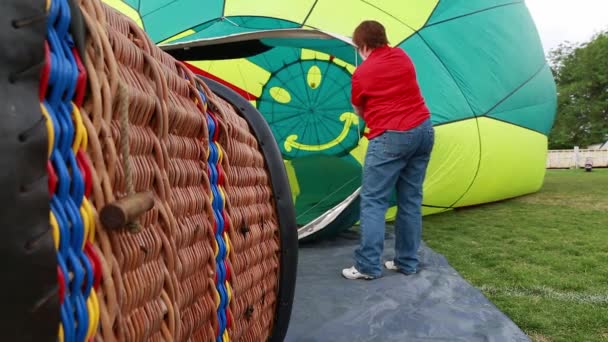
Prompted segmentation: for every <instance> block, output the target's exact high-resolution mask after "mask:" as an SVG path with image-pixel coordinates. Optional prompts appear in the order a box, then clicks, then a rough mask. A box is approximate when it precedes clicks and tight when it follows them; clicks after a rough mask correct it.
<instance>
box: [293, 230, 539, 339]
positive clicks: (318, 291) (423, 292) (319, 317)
mask: <svg viewBox="0 0 608 342" xmlns="http://www.w3.org/2000/svg"><path fill="white" fill-rule="evenodd" d="M393 237H394V236H393V235H392V234H391V233H388V234H387V242H386V245H385V246H386V248H385V251H386V253H385V254H386V255H387V256H390V255H392V252H393V243H394V240H393ZM357 238H358V237H357V236H356V235H352V234H348V233H346V234H343V235H341V236H340V237H338V238H336V239H333V240H326V241H322V242H316V243H311V244H306V245H302V246H300V252H299V265H298V279H297V283H296V295H295V300H294V306H293V313H292V318H291V323H290V326H289V330H288V332H287V337H286V339H285V340H286V341H323V342H325V341H328V342H329V341H348V342H354V341H468V342H470V341H509V342H512V341H529V339H528V337H527V336H526V335H525V334H524V333H523V332H522V331H521V330H520V329H519V328H518V327H517V326H516V325H515V324H514V323H513V322H512V321H511V320H510V319H509V318H508V317H507V316H506V315H504V314H503V313H502V312H501V311H499V310H498V309H497V308H496V307H495V306H494V305H493V304H492V303H490V302H489V301H488V299H487V298H486V297H485V296H484V295H483V294H482V293H481V292H480V291H478V290H477V289H476V288H474V287H472V286H471V285H470V284H469V283H468V282H466V281H465V280H464V279H463V278H462V277H461V276H460V275H459V274H458V273H457V272H456V271H455V270H454V269H453V268H452V267H451V266H450V265H449V264H448V262H447V261H446V259H445V258H444V257H443V256H442V255H440V254H438V253H435V252H434V251H433V250H431V249H430V248H428V247H427V246H426V245H424V244H423V246H422V247H421V249H420V252H419V253H420V257H421V259H420V260H421V261H422V265H421V266H422V270H421V272H420V273H418V274H416V275H412V276H405V275H403V274H400V273H395V272H392V271H388V270H386V269H384V277H382V278H381V279H376V280H373V281H365V280H346V279H344V278H342V276H341V274H340V272H341V270H342V268H344V267H350V266H351V265H352V252H353V251H354V249H355V247H356V245H357V243H358V240H357Z"/></svg>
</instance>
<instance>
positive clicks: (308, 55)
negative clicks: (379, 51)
mask: <svg viewBox="0 0 608 342" xmlns="http://www.w3.org/2000/svg"><path fill="white" fill-rule="evenodd" d="M302 59H303V60H309V59H316V60H322V61H328V60H329V59H330V56H329V55H328V54H326V53H323V52H319V51H315V50H308V49H302ZM332 61H333V62H334V63H335V64H337V65H339V66H341V67H344V68H346V70H348V72H350V73H351V74H352V73H354V72H355V66H354V65H352V64H350V63H347V62H345V61H343V60H341V59H339V58H334V59H333V60H332Z"/></svg>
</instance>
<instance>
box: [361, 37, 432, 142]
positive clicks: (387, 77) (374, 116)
mask: <svg viewBox="0 0 608 342" xmlns="http://www.w3.org/2000/svg"><path fill="white" fill-rule="evenodd" d="M351 101H352V103H353V105H355V106H357V107H359V108H361V109H362V113H361V115H362V116H363V120H365V123H366V124H367V127H368V128H369V132H368V133H367V134H366V136H367V138H368V139H370V140H371V139H373V138H374V137H376V136H378V135H380V134H382V133H383V132H384V131H385V130H396V131H405V130H408V129H411V128H414V127H416V126H418V125H419V124H421V123H422V122H424V121H425V120H426V119H428V118H429V117H430V111H429V109H428V107H427V106H426V103H425V101H424V98H423V96H422V93H421V91H420V87H419V85H418V81H417V79H416V70H415V67H414V64H413V63H412V60H411V59H410V57H409V56H408V55H407V54H406V53H405V51H403V50H402V49H401V48H393V47H390V46H383V47H379V48H376V49H374V50H373V51H372V53H371V54H370V55H369V57H368V58H367V59H366V60H365V61H364V62H363V63H361V65H359V66H358V67H357V69H356V70H355V73H354V74H353V77H352V93H351Z"/></svg>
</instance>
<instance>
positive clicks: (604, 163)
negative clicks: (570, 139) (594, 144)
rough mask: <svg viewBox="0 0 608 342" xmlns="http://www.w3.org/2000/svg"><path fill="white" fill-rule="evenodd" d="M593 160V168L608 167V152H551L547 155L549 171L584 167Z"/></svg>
mask: <svg viewBox="0 0 608 342" xmlns="http://www.w3.org/2000/svg"><path fill="white" fill-rule="evenodd" d="M587 158H591V160H592V162H593V167H608V150H581V149H578V148H576V147H575V148H574V149H573V150H550V151H549V153H548V155H547V168H548V169H567V168H573V167H584V166H585V162H586V161H587Z"/></svg>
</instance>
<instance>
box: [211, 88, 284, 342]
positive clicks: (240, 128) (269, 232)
mask: <svg viewBox="0 0 608 342" xmlns="http://www.w3.org/2000/svg"><path fill="white" fill-rule="evenodd" d="M211 103H212V105H211V108H212V110H215V111H216V112H217V113H218V114H219V116H220V117H221V119H222V121H223V124H224V126H225V130H226V132H227V134H226V135H224V137H223V139H222V140H221V142H220V143H221V144H222V146H225V149H226V153H227V155H228V159H227V160H225V162H224V165H223V167H224V169H225V170H226V174H227V176H228V181H227V185H226V192H227V197H228V199H229V204H228V212H229V214H230V217H231V220H232V222H231V224H232V229H230V231H229V234H230V240H231V242H232V252H231V256H230V263H231V264H232V275H233V280H232V287H233V298H232V303H231V305H230V307H231V312H232V315H233V317H234V322H233V326H232V328H231V329H230V336H231V338H233V339H235V340H243V341H264V340H266V339H267V338H268V334H269V332H270V329H271V328H272V322H273V319H274V310H275V304H276V303H275V302H276V298H277V291H278V280H277V276H278V273H279V258H278V253H279V236H278V234H279V227H278V222H277V218H276V215H275V207H274V203H273V198H272V191H271V187H270V178H269V175H268V172H267V170H266V169H265V163H264V158H263V156H262V154H261V153H260V150H259V147H258V144H257V141H256V138H255V137H254V136H253V134H252V133H251V132H250V130H249V128H248V125H247V123H246V122H245V120H244V119H242V118H241V117H240V116H239V115H238V114H237V113H236V111H235V109H234V108H233V107H232V105H230V104H229V103H227V102H226V101H224V100H222V99H221V98H218V97H212V98H211Z"/></svg>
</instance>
